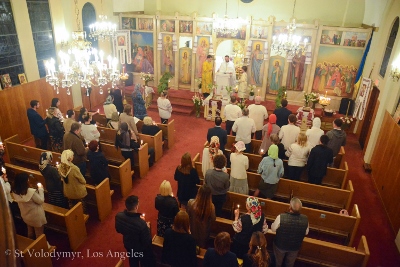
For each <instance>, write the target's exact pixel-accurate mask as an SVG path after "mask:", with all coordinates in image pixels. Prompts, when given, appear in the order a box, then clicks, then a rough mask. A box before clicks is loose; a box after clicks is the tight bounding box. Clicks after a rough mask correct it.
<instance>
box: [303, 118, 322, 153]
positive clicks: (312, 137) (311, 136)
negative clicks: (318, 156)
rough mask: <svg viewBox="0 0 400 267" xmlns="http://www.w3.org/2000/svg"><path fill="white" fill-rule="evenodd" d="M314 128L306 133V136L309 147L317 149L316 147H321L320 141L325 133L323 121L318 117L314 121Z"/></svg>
mask: <svg viewBox="0 0 400 267" xmlns="http://www.w3.org/2000/svg"><path fill="white" fill-rule="evenodd" d="M312 124H313V126H312V127H311V129H308V130H307V131H306V136H307V142H308V146H309V147H310V149H311V148H313V147H315V146H316V145H319V139H320V138H321V136H322V135H323V134H324V131H323V130H321V119H320V118H318V117H316V118H314V120H313V123H312Z"/></svg>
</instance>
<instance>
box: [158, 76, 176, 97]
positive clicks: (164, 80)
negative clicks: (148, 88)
mask: <svg viewBox="0 0 400 267" xmlns="http://www.w3.org/2000/svg"><path fill="white" fill-rule="evenodd" d="M173 77H174V76H173V75H172V74H171V73H169V72H166V73H164V74H163V76H162V77H161V79H160V81H159V83H158V93H159V94H160V93H161V92H163V91H168V89H169V87H168V83H169V82H170V81H171V79H172V78H173Z"/></svg>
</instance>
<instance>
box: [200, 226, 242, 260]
mask: <svg viewBox="0 0 400 267" xmlns="http://www.w3.org/2000/svg"><path fill="white" fill-rule="evenodd" d="M230 246H231V236H230V235H229V233H227V232H221V233H219V234H218V235H217V236H216V237H215V239H214V248H209V249H207V252H206V254H205V255H204V261H203V266H204V267H237V266H239V264H238V261H237V257H236V255H235V254H234V253H233V252H230V251H229V248H230Z"/></svg>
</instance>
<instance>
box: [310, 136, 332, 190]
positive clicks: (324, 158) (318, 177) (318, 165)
mask: <svg viewBox="0 0 400 267" xmlns="http://www.w3.org/2000/svg"><path fill="white" fill-rule="evenodd" d="M328 142H329V137H328V136H327V135H321V137H320V139H319V145H317V146H315V147H314V148H313V149H311V152H310V156H309V157H308V161H307V171H308V182H309V183H312V184H321V182H322V178H324V176H325V175H326V169H327V168H328V166H329V165H330V164H332V162H333V151H332V149H331V148H329V147H327V144H328Z"/></svg>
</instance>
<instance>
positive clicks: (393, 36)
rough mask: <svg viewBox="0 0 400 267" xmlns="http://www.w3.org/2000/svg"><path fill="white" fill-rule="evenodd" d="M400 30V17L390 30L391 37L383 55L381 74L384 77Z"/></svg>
mask: <svg viewBox="0 0 400 267" xmlns="http://www.w3.org/2000/svg"><path fill="white" fill-rule="evenodd" d="M398 30H399V17H397V18H396V20H395V21H394V23H393V26H392V30H391V31H390V35H389V39H388V42H387V45H386V50H385V55H384V56H383V60H382V65H381V69H380V70H379V74H380V75H381V76H382V77H383V78H384V77H385V74H386V69H387V66H388V64H389V59H390V55H391V54H392V50H393V46H394V42H395V41H396V36H397V31H398Z"/></svg>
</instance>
